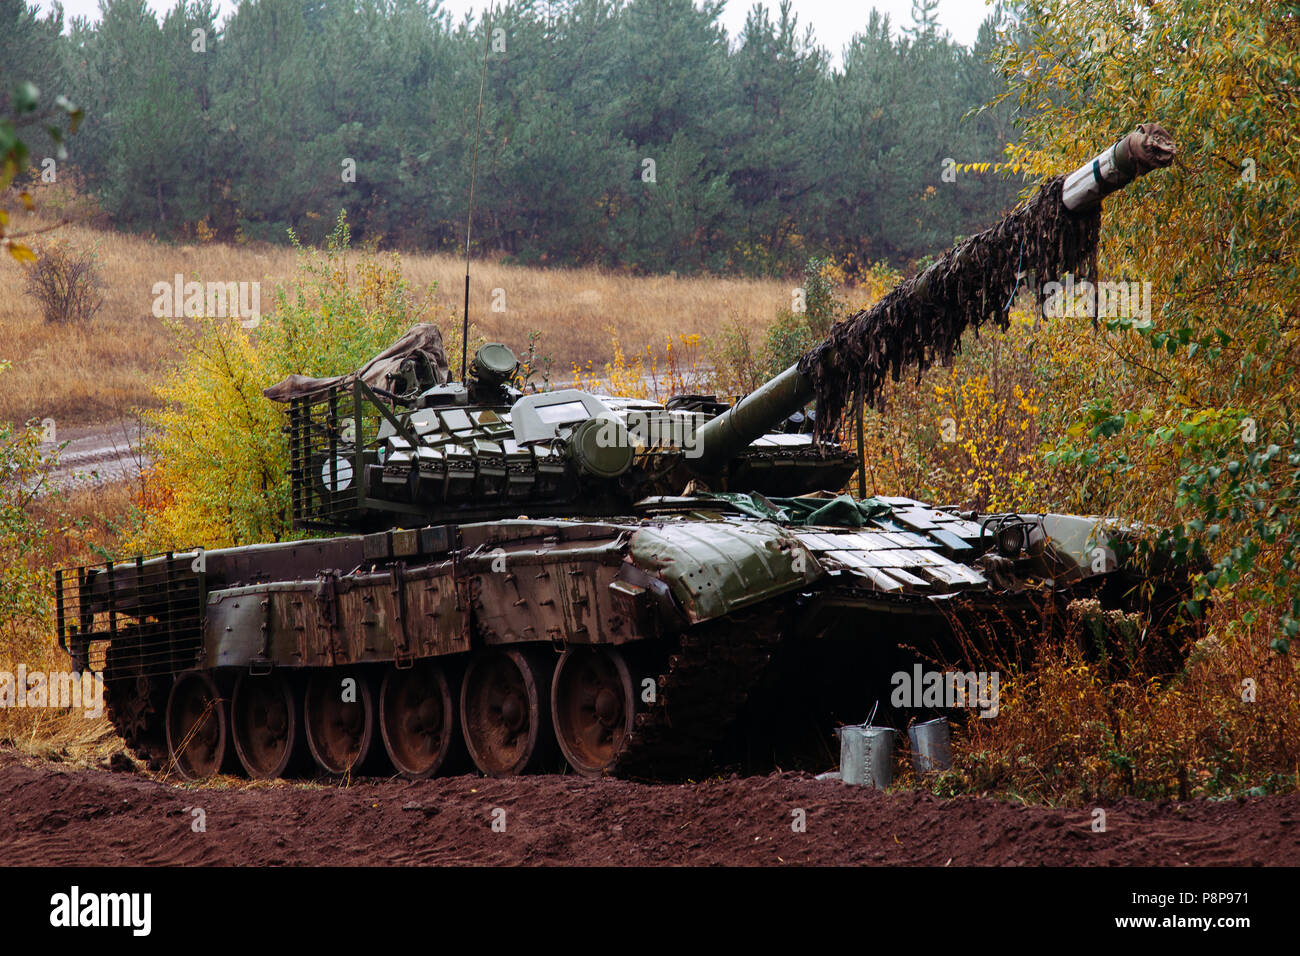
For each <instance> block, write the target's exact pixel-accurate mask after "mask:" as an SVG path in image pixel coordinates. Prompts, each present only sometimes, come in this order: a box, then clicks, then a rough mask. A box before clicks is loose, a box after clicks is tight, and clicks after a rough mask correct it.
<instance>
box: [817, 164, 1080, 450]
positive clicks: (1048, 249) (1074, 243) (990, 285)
mask: <svg viewBox="0 0 1300 956" xmlns="http://www.w3.org/2000/svg"><path fill="white" fill-rule="evenodd" d="M1064 181H1065V177H1063V176H1057V177H1054V178H1052V179H1049V180H1047V181H1046V182H1045V183H1043V184H1042V186H1041V187H1040V188H1039V189H1038V191H1037V192H1036V193H1035V194H1034V195H1033V197H1031V198H1030V199H1029V200H1028V201H1027V202H1025V203H1024V204H1022V205H1021V206H1020V207H1019V208H1017V209H1016V210H1015V211H1014V212H1012V213H1011V215H1009V216H1007V217H1006V218H1005V219H1003V220H1002V221H1001V222H999V223H998V224H997V225H996V226H994V227H993V228H991V229H987V230H985V231H984V232H981V233H979V234H978V235H975V236H971V237H970V238H969V239H966V240H964V241H962V242H961V243H959V244H958V245H956V246H955V247H954V248H953V249H951V250H950V251H949V252H948V253H946V254H945V255H944V256H943V257H942V258H940V259H939V260H938V261H937V262H935V263H934V264H933V265H931V266H930V267H929V268H928V269H926V270H925V271H924V272H921V273H920V274H918V275H915V276H913V277H911V278H910V279H907V280H905V281H904V282H901V283H899V285H898V286H896V287H895V288H894V289H893V291H891V292H890V293H889V294H888V295H886V296H885V297H884V298H883V299H881V300H880V301H879V302H877V303H876V304H875V305H873V306H872V307H871V308H869V309H863V310H862V311H860V312H857V313H855V314H854V315H851V316H849V317H848V318H847V319H846V320H845V321H843V322H840V323H838V324H836V325H835V326H834V327H833V328H832V329H831V334H830V336H829V337H828V338H827V339H826V340H825V341H824V342H822V343H821V344H820V345H818V346H817V347H815V348H813V349H812V350H811V351H809V352H808V353H807V354H806V355H804V357H803V358H802V359H801V360H800V362H799V370H800V371H801V372H803V373H804V374H805V375H806V376H808V378H809V379H810V380H811V381H812V383H813V387H814V389H815V393H816V397H817V408H818V410H819V413H818V418H817V437H818V439H819V440H821V441H827V440H832V439H834V437H835V435H836V432H837V431H838V429H839V426H840V423H841V422H842V420H843V418H844V415H845V413H846V412H847V411H848V410H849V409H850V408H856V407H857V403H859V402H863V403H866V404H873V405H874V404H876V403H877V401H878V399H879V397H880V394H881V389H882V387H883V386H884V383H885V376H886V375H887V374H889V375H892V376H893V379H894V381H898V380H899V378H900V377H901V376H902V371H903V369H904V368H905V367H907V366H912V365H914V366H915V367H916V370H917V377H918V380H919V378H920V375H921V373H923V372H924V371H925V370H926V369H927V368H929V367H930V366H931V365H933V364H934V363H935V362H936V361H940V362H947V361H948V360H949V359H951V357H952V356H953V354H954V353H955V352H957V351H958V349H959V348H960V347H961V336H962V333H963V332H965V331H966V329H967V328H968V327H970V328H974V329H976V330H978V329H979V327H980V326H981V325H983V324H984V323H985V322H987V321H990V320H992V321H993V322H996V323H997V325H998V326H999V327H1000V328H1006V327H1007V323H1008V315H1009V313H1010V310H1011V305H1012V302H1013V301H1014V299H1015V297H1016V293H1017V290H1018V289H1019V288H1020V287H1021V285H1022V284H1026V283H1028V284H1030V287H1031V288H1033V289H1034V291H1035V295H1036V296H1037V297H1038V299H1039V302H1040V305H1041V302H1042V296H1043V291H1042V288H1043V285H1044V284H1046V283H1048V282H1053V281H1059V280H1062V279H1063V277H1064V275H1065V273H1067V272H1068V273H1071V274H1073V275H1074V276H1075V278H1076V279H1077V280H1084V279H1087V280H1095V279H1096V277H1097V275H1096V274H1097V237H1098V232H1099V229H1100V225H1101V207H1100V206H1099V205H1094V206H1092V207H1091V208H1089V209H1087V210H1085V211H1082V212H1077V213H1075V212H1070V211H1069V210H1067V209H1066V208H1065V206H1064V205H1063V204H1062V201H1061V189H1062V184H1063V183H1064Z"/></svg>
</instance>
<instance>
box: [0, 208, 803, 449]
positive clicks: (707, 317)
mask: <svg viewBox="0 0 1300 956" xmlns="http://www.w3.org/2000/svg"><path fill="white" fill-rule="evenodd" d="M15 224H16V226H17V227H18V228H19V229H22V230H26V229H34V228H41V227H42V226H44V225H47V224H49V221H48V220H45V219H42V218H41V217H40V215H39V214H32V215H29V216H28V215H21V214H18V215H16V223H15ZM50 235H57V236H59V237H61V238H64V239H66V240H68V241H69V242H70V243H71V244H72V245H74V246H76V247H91V248H94V249H95V250H96V252H97V254H98V257H99V262H100V267H101V270H102V275H103V278H104V281H105V288H104V308H103V310H102V312H101V313H100V315H99V317H98V318H97V319H96V320H95V321H94V322H93V323H92V324H90V325H88V326H85V327H77V326H73V327H52V326H49V325H47V324H46V323H45V322H44V321H43V319H42V317H41V314H40V311H39V309H38V307H37V305H36V302H35V300H33V299H32V298H31V297H29V296H28V295H26V294H25V293H24V291H23V284H24V283H23V279H24V276H23V269H24V267H23V266H21V265H19V264H18V263H16V262H14V261H12V260H11V259H10V258H9V257H7V256H6V257H4V259H3V261H0V359H4V360H8V361H10V362H11V363H12V367H11V368H10V369H9V370H8V371H7V372H5V373H4V374H3V376H2V377H0V420H9V421H18V422H21V421H25V420H27V419H29V418H45V417H47V416H48V417H53V418H54V419H55V420H56V421H57V422H58V423H59V424H60V426H70V425H80V424H89V423H99V422H107V421H114V420H117V419H120V418H123V417H125V416H126V415H127V414H128V413H129V411H130V409H131V408H133V407H137V406H141V407H147V406H149V405H151V404H154V399H153V396H152V394H151V392H150V384H151V381H152V380H153V379H154V378H156V376H158V375H159V374H160V372H162V371H163V370H164V369H165V368H166V367H167V366H168V364H169V363H170V362H171V361H172V360H173V359H174V358H175V357H176V346H175V343H174V341H173V337H172V334H171V333H170V332H169V331H168V329H167V328H166V325H165V320H160V319H157V318H155V317H154V316H153V314H152V306H153V301H154V295H153V292H152V289H153V286H154V283H156V282H168V283H171V282H172V281H173V280H174V276H175V275H176V274H177V273H180V274H181V275H183V276H184V280H183V281H190V280H197V281H201V282H207V281H222V282H241V281H242V282H260V283H261V288H262V294H261V303H262V311H263V313H264V314H268V313H270V312H271V310H272V308H273V303H274V296H273V290H274V288H275V286H276V285H277V284H280V283H284V282H286V281H287V280H288V279H290V278H291V277H292V276H293V275H294V272H295V269H296V261H297V260H296V256H295V252H294V250H293V249H292V248H288V247H279V246H270V245H264V244H256V245H252V244H250V245H244V246H239V245H228V244H225V243H196V244H188V245H183V244H173V243H167V242H159V241H155V240H152V239H148V238H141V237H138V236H133V235H127V234H123V233H118V232H113V231H106V230H102V229H96V228H92V227H89V226H84V225H67V226H63V227H61V228H59V229H58V230H56V231H55V232H53V233H51V234H50ZM42 238H43V237H36V238H35V239H33V240H32V241H33V243H34V244H36V245H39V243H40V241H41V239H42ZM402 263H403V274H404V276H405V277H406V278H407V280H408V281H410V282H411V283H412V284H413V285H414V286H416V287H418V288H422V289H423V288H427V287H429V286H430V285H432V284H434V283H436V284H437V287H436V290H435V291H434V292H433V294H432V297H431V298H432V303H431V304H433V303H436V304H437V305H438V306H440V307H441V309H442V311H443V313H444V314H446V313H448V312H450V314H453V315H457V316H458V315H460V312H461V308H462V304H463V295H464V292H463V289H464V276H465V263H464V260H460V259H457V258H455V257H453V256H448V255H429V254H424V253H409V254H403V256H402ZM472 280H473V286H472V290H471V292H472V298H471V301H470V314H471V319H472V321H473V322H474V323H475V325H476V326H477V328H478V330H479V332H480V334H481V335H483V336H484V337H485V338H487V339H489V340H495V341H503V342H505V343H507V344H508V345H510V346H511V347H513V348H515V349H516V351H519V352H522V351H523V350H524V349H525V348H526V347H527V345H528V335H529V333H530V332H531V331H534V330H536V331H540V332H541V333H542V337H541V340H540V343H539V351H540V354H542V355H549V356H550V357H551V358H552V359H553V361H554V365H553V368H554V370H555V371H556V372H557V373H559V374H560V375H561V376H563V375H564V374H567V373H568V372H569V370H570V368H571V367H572V366H573V364H574V363H575V362H579V363H582V364H585V363H586V362H587V361H588V360H595V362H596V364H597V366H599V365H600V364H602V363H603V362H605V361H606V360H608V359H609V358H611V347H610V331H609V330H610V328H611V327H613V328H616V329H617V334H618V337H619V339H620V342H621V343H622V346H623V348H624V349H626V350H627V351H628V352H629V353H630V354H635V353H640V352H642V351H643V350H644V349H645V348H646V347H647V346H649V347H651V348H653V349H655V350H662V348H663V346H664V343H665V342H666V341H667V339H668V338H670V337H671V338H673V339H674V340H676V338H677V336H678V335H679V334H682V333H699V334H701V335H702V336H703V338H704V339H705V341H708V340H709V339H710V338H712V337H713V336H715V335H716V334H717V333H718V332H719V331H720V330H721V329H722V327H723V326H724V324H728V323H730V322H732V321H736V322H739V323H741V324H742V325H745V326H749V327H753V328H761V327H765V326H766V325H768V324H769V323H770V322H771V321H772V319H773V318H774V316H775V314H776V311H777V309H779V308H780V307H781V306H782V305H783V304H784V305H787V306H788V305H789V302H790V289H791V287H792V286H793V285H794V284H795V283H794V282H792V281H788V280H774V279H769V280H753V279H725V278H691V279H675V278H671V277H667V276H663V277H650V278H639V277H633V276H627V275H618V274H615V273H610V272H606V271H603V270H600V269H595V268H587V269H539V268H521V267H518V266H511V265H505V264H502V263H498V262H491V261H479V262H476V263H475V264H474V266H473V269H472ZM498 289H500V290H503V292H504V304H505V308H506V311H505V312H500V311H497V312H493V311H492V307H493V303H494V297H495V301H498V302H499V301H500V297H501V293H496V292H495V291H494V290H498ZM452 362H453V368H454V369H456V370H458V367H459V356H456V357H454V358H453V360H452Z"/></svg>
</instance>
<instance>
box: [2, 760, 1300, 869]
mask: <svg viewBox="0 0 1300 956" xmlns="http://www.w3.org/2000/svg"><path fill="white" fill-rule="evenodd" d="M196 810H198V811H201V812H200V813H196V812H195V811H196ZM796 811H802V813H799V812H796ZM801 821H802V823H804V824H805V827H806V828H805V829H803V830H802V832H800V828H799V826H798V824H799V823H800V822H801ZM1092 821H1093V816H1092V812H1091V809H1090V808H1089V809H1070V810H1056V809H1048V808H1042V807H1020V806H1014V805H1011V804H1008V803H1003V802H999V801H995V800H992V799H986V798H979V799H976V798H965V799H959V800H941V799H938V798H935V797H933V796H930V795H928V794H920V793H900V794H884V793H880V792H877V791H873V790H866V789H859V788H853V787H847V786H844V785H843V784H841V783H838V782H821V781H816V780H814V779H813V778H812V777H810V776H807V775H804V774H783V775H773V776H769V777H755V778H748V779H739V778H734V777H733V778H730V779H722V780H711V781H706V782H704V783H696V784H688V785H681V786H669V785H659V786H649V785H644V784H636V783H629V782H626V781H621V780H584V779H581V778H575V777H567V776H542V777H517V778H513V779H506V780H488V779H484V778H481V777H475V776H462V777H450V778H446V779H441V780H432V781H427V782H420V783H410V782H405V781H366V782H363V783H358V784H354V785H353V786H350V787H347V788H340V787H337V786H321V785H304V784H284V783H276V784H257V785H250V784H249V783H247V782H246V781H240V782H234V781H231V783H230V785H229V786H224V787H223V786H211V785H209V786H205V787H201V788H196V787H192V786H177V785H172V784H169V783H159V782H157V781H155V780H154V779H152V778H150V777H148V776H145V775H142V774H139V773H135V772H112V771H108V770H75V771H71V772H66V771H64V770H63V769H61V768H60V765H59V764H57V763H46V762H41V761H38V760H36V759H34V758H30V757H25V756H24V757H20V756H19V755H17V754H16V753H15V752H14V751H12V750H0V864H3V865H10V864H19V863H22V864H32V863H39V864H59V865H69V864H83V865H84V864H90V865H127V864H135V865H140V864H146V865H147V864H160V863H170V864H236V865H239V864H242V865H253V866H264V865H277V864H344V865H349V864H380V865H392V864H443V865H449V864H476V865H505V864H524V865H535V864H578V865H594V864H601V865H633V866H644V865H660V864H670V865H671V864H675V865H682V864H686V865H699V864H730V865H742V866H744V865H763V866H767V865H781V864H882V865H885V864H887V865H911V864H924V865H931V866H944V865H946V864H949V863H951V865H954V866H961V865H976V866H986V865H998V866H1001V865H1026V864H1028V865H1047V864H1052V865H1061V864H1064V865H1106V864H1121V865H1166V866H1168V865H1175V866H1177V865H1193V866H1196V865H1224V864H1271V865H1282V864H1286V863H1289V862H1291V861H1294V860H1295V859H1296V857H1297V853H1298V852H1300V795H1289V796H1284V797H1261V798H1252V799H1249V800H1241V801H1230V802H1222V803H1210V802H1203V801H1198V802H1189V803H1183V804H1177V803H1163V804H1148V803H1143V802H1141V801H1137V800H1124V801H1120V802H1119V803H1117V804H1114V805H1112V806H1109V807H1107V808H1106V830H1105V832H1094V831H1093V829H1092ZM200 823H202V824H203V827H204V828H205V829H204V831H203V832H199V831H198V826H199V824H200ZM494 823H495V824H496V828H495V829H494Z"/></svg>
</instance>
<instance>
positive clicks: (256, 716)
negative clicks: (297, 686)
mask: <svg viewBox="0 0 1300 956" xmlns="http://www.w3.org/2000/svg"><path fill="white" fill-rule="evenodd" d="M230 723H231V728H232V732H233V733H232V736H233V737H234V739H235V753H237V754H238V755H239V762H240V763H242V764H243V765H244V769H245V770H246V771H247V772H248V775H249V776H250V777H252V778H253V779H254V780H270V779H272V778H274V777H280V776H283V775H284V773H285V771H286V770H288V769H289V766H290V764H292V763H293V758H294V756H295V754H296V753H297V751H298V749H299V747H298V744H299V742H300V741H301V739H302V719H301V718H300V717H299V715H298V708H297V706H296V701H295V700H294V693H293V683H292V681H290V679H289V677H288V676H287V675H285V674H284V673H283V672H281V671H274V672H272V673H270V674H267V675H265V676H254V675H252V674H249V673H248V672H244V673H242V674H240V675H239V680H238V681H237V682H236V683H235V693H234V696H233V697H232V699H231V704H230Z"/></svg>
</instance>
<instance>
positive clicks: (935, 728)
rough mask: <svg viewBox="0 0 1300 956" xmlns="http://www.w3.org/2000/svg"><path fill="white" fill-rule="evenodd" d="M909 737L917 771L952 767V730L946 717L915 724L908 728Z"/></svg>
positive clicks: (913, 763)
mask: <svg viewBox="0 0 1300 956" xmlns="http://www.w3.org/2000/svg"><path fill="white" fill-rule="evenodd" d="M907 738H908V740H909V741H911V744H912V766H913V767H915V768H916V772H917V773H929V772H931V771H933V770H947V769H949V768H950V767H952V732H951V730H950V728H949V727H948V721H947V719H946V718H943V717H936V718H935V719H934V720H927V721H926V722H925V723H923V724H913V725H912V726H911V727H909V728H907Z"/></svg>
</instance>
